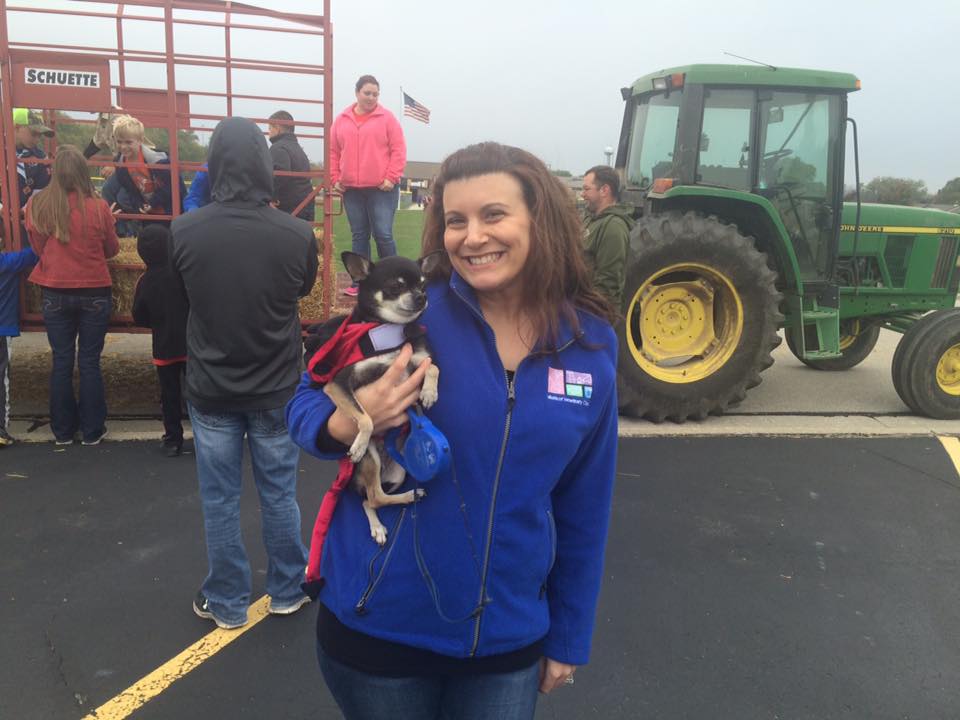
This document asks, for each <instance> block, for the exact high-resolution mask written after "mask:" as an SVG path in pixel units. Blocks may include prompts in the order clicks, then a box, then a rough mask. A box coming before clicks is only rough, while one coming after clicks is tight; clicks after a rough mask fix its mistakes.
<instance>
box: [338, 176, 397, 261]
mask: <svg viewBox="0 0 960 720" xmlns="http://www.w3.org/2000/svg"><path fill="white" fill-rule="evenodd" d="M399 200H400V188H399V186H394V188H393V190H390V191H389V192H384V191H383V190H378V189H377V188H345V189H344V191H343V209H344V210H346V212H347V220H348V221H349V223H350V234H351V235H353V251H354V252H355V253H357V254H358V255H363V256H364V257H366V258H370V257H371V255H370V233H371V232H372V233H373V239H374V240H375V241H376V243H377V257H378V259H380V260H382V259H383V258H385V257H390V256H391V255H396V254H397V244H396V243H395V242H394V240H393V216H394V215H395V214H396V212H397V203H398V202H399Z"/></svg>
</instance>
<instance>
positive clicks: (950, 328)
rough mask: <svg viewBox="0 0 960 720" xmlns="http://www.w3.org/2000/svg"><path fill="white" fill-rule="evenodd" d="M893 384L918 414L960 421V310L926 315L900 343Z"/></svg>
mask: <svg viewBox="0 0 960 720" xmlns="http://www.w3.org/2000/svg"><path fill="white" fill-rule="evenodd" d="M893 383H894V387H895V388H896V389H897V393H898V394H899V395H900V399H901V400H903V402H904V403H906V405H907V406H908V407H909V408H910V409H911V410H913V411H914V412H915V413H918V414H920V415H926V416H927V417H932V418H936V419H939V420H956V419H960V310H957V309H950V310H938V311H936V312H932V313H930V314H928V315H924V316H923V317H922V318H920V319H919V320H918V321H917V322H916V323H914V325H913V327H911V328H910V329H909V330H908V331H907V332H906V333H905V334H904V336H903V337H902V338H901V339H900V344H899V345H898V346H897V351H896V353H895V354H894V359H893Z"/></svg>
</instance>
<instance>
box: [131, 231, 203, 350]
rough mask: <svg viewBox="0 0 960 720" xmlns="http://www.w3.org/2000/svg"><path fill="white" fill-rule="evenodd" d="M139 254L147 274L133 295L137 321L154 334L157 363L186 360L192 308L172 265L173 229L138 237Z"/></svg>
mask: <svg viewBox="0 0 960 720" xmlns="http://www.w3.org/2000/svg"><path fill="white" fill-rule="evenodd" d="M137 252H138V253H139V254H140V257H141V258H143V261H144V262H145V263H146V264H147V271H146V272H145V273H144V274H143V276H142V277H141V278H140V281H139V282H138V283H137V289H136V290H135V291H134V293H133V321H134V322H135V323H136V324H137V325H139V326H141V327H148V328H150V329H151V330H152V331H153V332H152V335H153V359H154V361H155V362H157V363H158V364H164V363H171V362H177V361H182V360H184V359H185V358H186V357H187V313H188V312H189V310H190V308H189V306H188V305H187V299H186V298H185V297H184V295H183V289H182V287H181V286H180V279H179V278H178V277H177V276H176V274H175V273H174V271H173V267H172V266H171V265H170V230H169V229H167V227H166V226H164V225H159V224H154V225H147V226H146V227H145V228H143V230H141V231H140V236H139V237H138V238H137Z"/></svg>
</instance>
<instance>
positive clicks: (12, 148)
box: [0, 0, 334, 332]
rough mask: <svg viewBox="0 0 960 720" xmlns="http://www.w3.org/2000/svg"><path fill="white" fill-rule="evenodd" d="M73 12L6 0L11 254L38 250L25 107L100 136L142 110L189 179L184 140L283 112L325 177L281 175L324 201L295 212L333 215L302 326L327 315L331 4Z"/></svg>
mask: <svg viewBox="0 0 960 720" xmlns="http://www.w3.org/2000/svg"><path fill="white" fill-rule="evenodd" d="M64 5H65V4H64V3H62V2H56V1H55V0H54V1H51V2H45V0H31V2H30V3H29V5H16V4H11V3H8V2H6V0H0V105H2V107H0V130H2V156H3V162H4V167H5V168H6V172H5V174H4V176H3V177H2V180H0V201H2V203H3V211H2V222H3V231H4V237H5V238H7V243H6V247H7V249H19V248H21V247H23V246H24V244H25V243H26V238H24V237H22V229H21V226H20V222H19V221H18V218H17V212H18V210H19V201H18V195H17V192H16V190H15V189H16V188H17V162H18V160H17V148H16V139H15V125H14V119H13V110H14V108H30V109H33V110H40V111H42V112H43V115H44V118H45V122H46V124H47V125H48V126H50V127H51V128H54V129H56V127H57V125H58V124H60V125H61V126H63V125H64V124H65V123H69V124H81V125H83V124H85V125H89V127H90V136H92V134H93V129H94V127H93V126H94V124H95V122H96V120H95V119H90V118H89V115H90V113H102V112H111V111H114V112H123V113H127V114H130V115H133V116H134V117H136V118H138V119H140V120H141V121H142V122H143V124H144V125H145V126H146V127H147V128H148V129H149V128H160V129H162V130H163V131H165V133H166V138H167V147H166V148H165V149H167V150H168V154H169V156H170V162H171V166H172V168H171V169H172V172H174V173H178V172H181V173H184V174H186V175H190V174H191V173H192V172H194V171H196V170H199V169H200V168H201V167H202V162H200V161H197V160H194V161H192V162H188V161H185V160H183V159H181V157H180V152H179V150H178V132H180V133H183V132H186V133H194V134H195V137H196V139H199V141H200V142H201V144H206V142H205V141H209V136H210V134H211V133H212V131H213V128H214V126H215V125H216V123H217V122H219V121H220V120H221V119H223V118H225V117H230V116H234V115H239V116H243V117H248V118H250V119H251V120H253V121H254V122H257V123H258V124H260V125H261V126H263V127H264V128H265V126H266V124H267V122H268V118H269V116H270V114H271V113H272V112H273V111H274V110H278V109H285V110H288V111H290V112H291V113H292V115H293V116H294V118H295V123H296V127H297V136H298V137H299V138H300V140H301V142H302V144H303V146H304V149H305V150H306V152H307V154H308V156H310V157H311V159H312V160H313V167H316V168H317V169H315V170H311V171H310V172H307V173H294V172H278V173H276V174H277V175H285V176H296V177H309V178H311V181H312V183H313V185H314V187H313V192H312V193H311V195H310V196H309V197H307V198H306V199H305V200H304V201H303V203H301V205H300V207H298V208H296V209H295V210H294V211H293V212H294V213H295V214H296V213H297V212H299V211H300V210H301V209H302V208H303V207H305V206H306V204H307V203H309V204H316V205H318V206H319V207H322V213H318V215H319V216H320V218H321V220H319V221H318V222H315V229H316V234H317V237H318V239H321V243H320V252H321V261H320V268H321V269H320V277H318V283H317V285H318V288H317V290H316V291H315V295H314V296H312V297H311V298H308V299H307V300H306V301H305V303H302V304H301V315H302V316H303V322H304V324H308V323H310V322H316V321H317V320H321V319H326V318H327V317H328V315H329V314H330V310H331V307H332V304H333V296H334V282H333V277H334V273H333V263H332V262H331V249H332V233H331V210H332V208H331V195H330V192H329V191H330V187H329V181H328V179H327V177H326V176H325V174H324V171H323V167H322V166H323V165H324V164H325V163H324V162H323V161H324V159H325V158H326V157H327V148H326V129H327V128H329V127H330V126H331V125H332V122H333V108H332V101H333V84H332V83H333V79H332V72H331V71H332V62H333V47H332V29H331V23H330V0H317V2H316V5H317V8H318V10H321V11H322V13H321V14H317V15H312V14H302V13H285V12H279V11H276V10H271V9H267V8H263V7H257V6H254V5H248V4H244V3H238V2H231V1H230V0H225V1H222V2H221V1H218V0H133V1H132V2H122V3H115V2H105V0H84V1H83V2H71V3H68V4H67V5H68V7H67V8H65V7H64ZM114 108H122V111H117V110H114ZM47 150H48V155H52V154H53V153H55V150H56V141H55V140H52V141H51V142H50V146H49V147H48V148H47ZM21 162H27V163H29V162H40V163H50V162H51V160H49V159H47V160H34V159H31V158H28V159H25V160H22V161H21ZM89 162H90V164H91V166H94V167H105V166H114V165H116V163H114V162H113V161H112V158H99V159H98V158H96V157H94V158H92V159H91V160H90V161H89ZM147 167H158V166H155V165H148V166H147ZM172 189H173V205H174V207H175V208H179V207H180V201H181V198H180V197H179V194H180V193H179V189H178V187H177V183H173V188H172ZM177 214H179V211H175V213H174V216H169V215H167V216H152V217H154V218H155V219H160V218H170V217H175V216H176V215H177ZM120 217H121V218H130V219H135V218H136V216H132V215H121V216H120ZM134 259H135V258H134ZM111 269H112V272H113V273H114V276H115V279H116V278H118V277H122V276H123V274H124V273H126V274H127V276H128V277H135V276H136V274H138V273H139V272H140V270H142V265H140V264H139V263H138V262H126V261H125V260H121V262H119V263H117V262H114V263H113V264H112V265H111ZM116 284H117V283H116V281H115V285H116ZM31 287H32V286H31ZM21 293H22V294H21V300H22V302H21V321H22V323H23V326H24V327H25V328H27V329H38V328H39V327H40V325H41V323H42V316H41V315H40V313H39V312H37V307H36V303H35V302H32V301H33V300H34V299H35V297H34V296H35V293H31V292H30V291H28V288H27V287H24V288H23V289H22V290H21ZM121 304H122V303H121ZM114 305H115V307H114V315H113V318H112V320H111V325H112V327H111V329H112V330H113V331H121V332H122V331H130V330H133V328H132V325H131V323H132V319H131V318H130V316H129V314H128V312H127V311H126V309H125V308H122V307H119V306H118V298H117V295H116V293H115V297H114Z"/></svg>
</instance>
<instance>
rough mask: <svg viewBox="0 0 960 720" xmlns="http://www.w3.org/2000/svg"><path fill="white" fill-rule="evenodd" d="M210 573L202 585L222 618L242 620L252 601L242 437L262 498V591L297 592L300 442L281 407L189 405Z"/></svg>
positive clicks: (281, 595)
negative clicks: (243, 523)
mask: <svg viewBox="0 0 960 720" xmlns="http://www.w3.org/2000/svg"><path fill="white" fill-rule="evenodd" d="M188 408H189V410H190V423H191V425H192V426H193V440H194V449H195V452H196V455H197V480H198V481H199V485H200V503H201V505H202V506H203V524H204V530H205V531H206V539H207V562H208V563H209V572H208V573H207V577H206V579H205V580H204V581H203V585H202V586H201V588H200V591H201V592H202V593H203V594H204V596H205V597H206V598H207V600H208V601H209V603H210V608H211V609H212V610H213V612H214V614H215V615H216V616H217V617H218V618H220V619H221V620H225V621H227V622H230V623H242V622H246V620H247V606H248V605H249V604H250V562H249V560H248V559H247V551H246V548H244V545H243V538H242V537H241V531H240V492H241V489H242V485H243V441H244V438H246V440H247V444H248V445H249V448H250V464H251V465H252V466H253V479H254V482H255V483H256V486H257V494H258V495H259V496H260V519H261V523H262V526H263V546H264V548H265V549H266V551H267V578H266V579H267V594H268V595H269V596H270V597H271V598H272V599H273V601H274V603H275V604H277V605H290V604H292V603H294V602H296V601H297V600H299V599H300V598H301V597H303V591H302V590H301V589H300V583H302V582H303V579H304V569H305V568H306V565H307V550H306V548H305V547H304V545H303V542H302V540H301V538H300V506H299V505H298V504H297V466H298V464H299V460H300V448H299V447H297V446H296V445H295V444H294V442H293V440H291V439H290V435H288V434H287V424H286V421H285V419H284V414H283V411H284V409H283V408H282V407H281V408H276V409H274V410H256V411H249V412H204V411H201V410H198V409H197V408H196V407H195V406H194V405H193V404H189V405H188Z"/></svg>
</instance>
